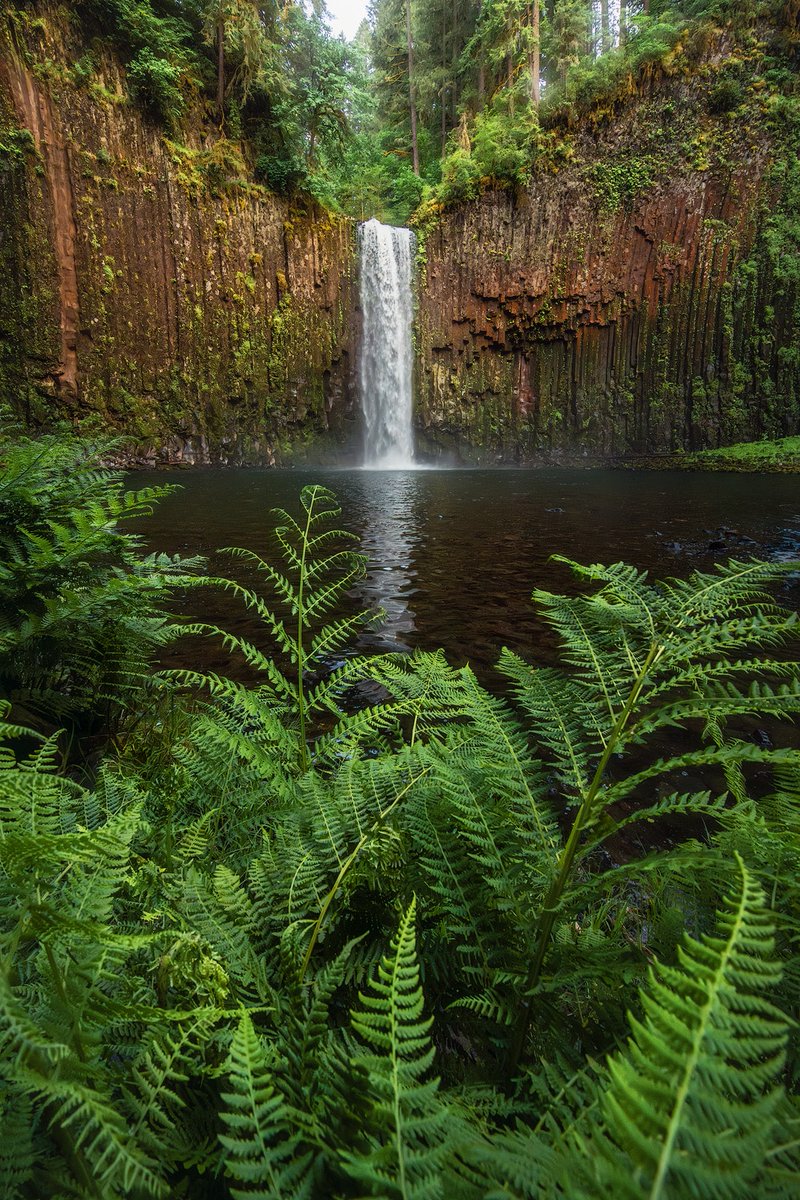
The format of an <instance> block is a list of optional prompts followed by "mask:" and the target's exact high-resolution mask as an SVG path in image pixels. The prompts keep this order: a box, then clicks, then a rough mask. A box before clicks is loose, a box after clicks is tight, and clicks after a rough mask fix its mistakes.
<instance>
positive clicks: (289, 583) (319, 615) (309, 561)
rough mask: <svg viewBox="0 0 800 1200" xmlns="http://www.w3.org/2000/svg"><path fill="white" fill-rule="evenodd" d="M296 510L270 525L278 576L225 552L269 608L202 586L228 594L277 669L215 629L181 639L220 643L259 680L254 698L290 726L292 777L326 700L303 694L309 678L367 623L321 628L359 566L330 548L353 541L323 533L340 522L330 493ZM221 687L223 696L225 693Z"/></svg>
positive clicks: (311, 497) (359, 617) (327, 691)
mask: <svg viewBox="0 0 800 1200" xmlns="http://www.w3.org/2000/svg"><path fill="white" fill-rule="evenodd" d="M300 506H301V518H300V521H298V520H296V519H295V517H293V516H292V515H291V514H290V513H288V512H286V511H285V510H283V509H275V510H274V515H275V517H276V520H277V522H278V524H277V525H276V528H275V536H276V538H277V541H278V545H279V547H280V552H281V557H282V559H283V571H279V570H278V569H277V568H275V567H273V566H272V565H271V564H270V563H268V562H266V561H265V560H264V559H263V558H261V557H260V556H259V555H257V554H254V553H253V552H252V551H249V550H242V549H236V548H234V549H230V550H228V553H230V554H232V555H233V556H234V557H236V558H238V559H242V560H244V561H245V562H246V563H247V564H248V566H250V567H251V568H254V569H255V571H256V572H257V573H258V574H260V575H262V576H263V577H264V579H265V582H266V584H267V586H268V588H269V589H270V590H271V591H272V593H273V595H274V597H275V601H276V603H273V604H270V603H269V602H268V601H267V600H265V599H264V597H262V596H261V595H260V594H259V593H258V592H256V591H254V590H253V589H250V588H247V587H245V586H244V585H242V584H240V583H238V582H236V581H235V580H231V579H207V580H205V581H204V582H205V583H207V584H212V585H214V586H221V587H223V588H226V589H227V590H229V591H232V592H233V593H234V594H235V595H236V596H237V597H238V598H239V599H241V600H242V601H243V603H244V604H245V605H246V606H247V607H248V608H249V609H251V610H252V611H253V612H255V613H256V614H257V616H258V617H259V620H260V622H261V624H262V626H263V628H264V630H265V632H267V633H268V635H269V636H270V638H271V640H272V643H273V646H274V649H275V651H276V652H277V656H278V658H277V661H275V660H273V659H270V658H268V657H266V656H265V655H264V654H262V653H261V652H260V651H259V650H258V649H256V647H255V646H253V645H252V644H251V643H249V642H247V641H246V640H244V639H242V638H237V637H235V636H233V635H231V634H227V633H226V632H225V631H224V630H222V629H220V628H219V627H218V626H213V625H201V624H195V625H192V626H189V627H187V629H186V630H185V632H187V633H194V634H198V633H206V634H212V635H216V636H220V637H222V639H223V641H224V642H225V644H226V646H227V647H228V648H229V649H231V650H236V651H237V652H239V653H240V654H241V655H242V656H243V658H244V660H245V662H247V664H248V665H249V666H250V667H251V668H253V669H254V670H256V671H257V672H259V673H260V674H261V675H262V676H263V679H264V682H263V683H262V684H261V694H262V696H263V697H264V699H265V700H266V701H267V702H268V703H271V704H275V705H277V706H278V710H279V711H280V710H281V709H282V710H283V711H284V712H285V713H286V714H287V715H289V716H290V717H291V719H292V721H293V723H294V724H295V726H296V729H295V733H294V736H295V739H296V753H295V762H296V765H297V769H298V770H299V771H300V772H303V771H306V770H308V768H309V766H310V765H311V758H310V754H309V748H308V739H309V733H310V723H311V721H312V718H313V717H314V715H315V714H319V713H321V712H324V711H326V710H327V709H329V708H330V707H331V694H332V685H327V686H319V685H317V686H315V687H309V681H308V676H309V673H310V672H311V671H314V670H319V669H325V668H326V667H327V666H328V664H329V661H330V658H331V656H332V655H333V654H334V653H335V652H336V651H338V650H339V649H340V648H341V646H342V645H344V643H345V642H347V641H349V640H350V639H351V638H352V637H353V636H354V634H355V633H356V631H357V630H358V629H359V628H360V627H361V626H363V625H364V624H365V623H366V622H367V621H368V620H370V619H371V618H370V617H369V616H368V614H366V613H357V614H355V615H352V616H349V617H348V616H344V617H337V618H335V619H333V620H326V618H327V617H328V615H329V614H330V613H331V612H332V611H334V610H336V609H337V608H338V606H339V605H340V604H341V601H342V598H343V596H344V595H345V594H346V593H347V592H348V591H349V590H350V589H351V588H352V587H353V586H354V584H355V583H357V582H358V581H359V580H360V579H362V578H363V576H364V571H365V559H364V557H363V556H362V555H360V554H358V553H356V552H355V551H354V550H352V549H350V548H344V549H342V548H337V545H339V544H340V543H342V542H352V541H354V540H355V538H354V535H353V534H351V533H348V532H347V531H345V530H343V529H338V528H336V527H335V526H333V527H331V526H330V523H331V522H332V521H335V520H336V518H338V517H339V516H340V515H341V509H340V508H339V505H338V504H337V502H336V498H335V496H334V495H333V493H332V492H331V491H329V490H328V489H327V488H324V487H321V486H320V485H314V486H309V487H305V488H303V489H302V491H301V493H300ZM279 664H280V665H279ZM178 678H180V677H178ZM183 682H187V683H190V684H192V685H195V686H196V685H197V684H200V683H205V684H206V686H207V687H209V689H210V690H211V692H212V694H213V693H214V691H215V690H218V689H222V690H223V691H224V689H225V687H226V683H225V682H224V681H221V680H219V679H217V678H215V677H211V676H208V677H205V678H201V677H200V676H199V675H193V676H191V677H189V676H185V677H184V678H183ZM227 686H228V689H229V690H230V685H227ZM240 693H241V689H240ZM239 699H240V700H241V694H240V696H239Z"/></svg>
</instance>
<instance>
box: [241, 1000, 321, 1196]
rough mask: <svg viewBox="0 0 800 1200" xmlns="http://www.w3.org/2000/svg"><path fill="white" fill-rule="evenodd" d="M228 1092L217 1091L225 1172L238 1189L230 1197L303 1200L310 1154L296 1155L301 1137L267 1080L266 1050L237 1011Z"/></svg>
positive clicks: (307, 1191)
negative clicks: (221, 1104)
mask: <svg viewBox="0 0 800 1200" xmlns="http://www.w3.org/2000/svg"><path fill="white" fill-rule="evenodd" d="M227 1070H228V1079H229V1085H230V1088H231V1090H230V1091H228V1092H224V1093H223V1097H222V1098H223V1100H224V1101H225V1103H226V1106H227V1107H226V1108H225V1109H224V1110H223V1112H222V1114H221V1115H222V1119H223V1121H224V1122H225V1125H226V1126H227V1127H228V1130H229V1132H228V1133H225V1134H220V1142H221V1143H222V1146H223V1150H224V1156H223V1162H224V1164H225V1168H226V1170H227V1172H228V1173H229V1174H230V1175H231V1176H232V1177H233V1178H234V1180H236V1182H237V1184H243V1185H244V1186H242V1187H234V1188H233V1189H232V1193H231V1194H232V1195H233V1196H234V1197H235V1200H244V1198H247V1200H306V1198H307V1197H309V1196H311V1195H312V1187H313V1175H312V1172H311V1167H312V1162H313V1156H312V1154H311V1152H310V1151H306V1152H305V1153H298V1151H299V1148H300V1144H301V1137H300V1134H299V1132H298V1131H297V1130H293V1129H292V1124H293V1121H292V1113H291V1110H290V1109H289V1107H288V1106H287V1104H286V1102H285V1100H284V1098H283V1096H282V1095H281V1093H280V1091H278V1090H277V1089H276V1088H275V1086H274V1083H273V1081H272V1072H271V1070H270V1066H269V1059H268V1054H267V1051H266V1050H265V1049H264V1047H263V1045H262V1042H261V1039H260V1038H259V1036H258V1034H257V1032H256V1030H255V1029H254V1027H253V1023H252V1020H251V1018H250V1017H249V1015H248V1014H247V1013H243V1014H242V1017H241V1019H240V1021H239V1025H238V1028H237V1030H236V1033H235V1034H234V1037H233V1043H232V1045H231V1051H230V1056H229V1059H228V1068H227Z"/></svg>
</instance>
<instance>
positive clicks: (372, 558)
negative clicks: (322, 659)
mask: <svg viewBox="0 0 800 1200" xmlns="http://www.w3.org/2000/svg"><path fill="white" fill-rule="evenodd" d="M414 479H415V472H413V471H363V472H362V473H361V485H362V494H363V497H364V503H365V507H366V510H367V511H368V513H369V514H370V519H369V522H368V524H367V525H365V526H364V528H363V530H362V534H361V542H362V548H363V551H364V553H365V554H366V556H367V559H368V560H369V561H368V567H367V577H366V579H365V580H364V581H363V583H362V585H361V589H360V591H361V595H360V597H359V599H360V601H361V603H362V604H363V606H364V608H366V609H368V610H370V611H374V610H376V609H383V611H384V613H385V614H386V615H385V618H384V620H383V622H382V625H381V627H380V629H379V630H378V631H377V633H376V632H374V631H373V632H372V634H371V636H370V633H366V634H365V635H364V638H363V640H364V641H366V642H368V644H369V645H370V646H373V647H374V648H375V649H379V650H410V649H411V648H412V644H413V634H414V630H415V628H416V614H415V612H414V609H413V608H412V607H411V598H412V596H413V595H414V592H415V588H414V584H413V547H412V536H411V533H412V531H411V527H410V524H409V519H408V514H409V511H410V509H411V506H412V502H413V498H414V490H415V485H414Z"/></svg>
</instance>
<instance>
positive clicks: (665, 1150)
mask: <svg viewBox="0 0 800 1200" xmlns="http://www.w3.org/2000/svg"><path fill="white" fill-rule="evenodd" d="M736 861H737V863H738V866H739V870H740V871H741V873H742V894H741V897H740V899H739V908H738V910H737V912H736V917H735V919H734V921H733V922H732V925H731V930H730V934H729V936H728V940H727V942H726V945H725V949H724V951H723V953H722V954H721V956H720V960H719V964H718V966H717V969H716V971H715V972H714V975H713V978H712V979H711V980H710V982H709V984H708V999H707V1000H706V1003H705V1004H704V1005H703V1007H702V1009H701V1010H700V1021H699V1024H698V1026H697V1029H696V1030H695V1032H694V1037H693V1039H692V1049H691V1053H690V1055H689V1058H688V1060H687V1061H686V1063H685V1066H684V1069H683V1078H682V1079H681V1082H680V1086H679V1087H678V1091H677V1094H676V1095H675V1100H674V1103H673V1107H672V1114H671V1116H670V1121H669V1128H668V1130H667V1136H666V1137H665V1139H664V1144H663V1146H662V1147H661V1154H660V1156H659V1160H658V1168H657V1170H656V1175H655V1178H654V1180H653V1185H652V1187H651V1188H650V1191H649V1192H648V1193H647V1196H648V1200H659V1198H660V1197H661V1195H662V1194H663V1191H664V1186H665V1184H666V1181H667V1175H668V1173H669V1169H670V1166H671V1165H672V1152H673V1149H674V1146H675V1139H676V1138H677V1136H678V1133H679V1131H680V1124H681V1117H682V1116H683V1110H684V1107H685V1105H686V1100H687V1097H688V1095H689V1087H690V1085H691V1082H692V1077H693V1075H694V1072H695V1070H696V1069H697V1064H698V1062H699V1060H700V1050H701V1047H702V1045H703V1040H704V1038H705V1036H706V1032H707V1030H708V1026H709V1023H710V1021H711V1014H712V1012H713V1010H714V1008H715V1007H716V1005H717V1004H718V1002H719V993H720V988H721V987H722V984H723V982H724V980H725V975H726V973H727V970H728V964H729V963H730V958H731V953H732V950H733V947H734V945H735V944H736V943H737V942H738V940H739V934H740V932H741V930H742V927H743V924H744V916H745V908H746V905H747V883H748V878H747V872H746V871H745V868H744V863H743V862H742V859H741V858H740V856H739V855H738V854H737V855H736Z"/></svg>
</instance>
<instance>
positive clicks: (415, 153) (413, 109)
mask: <svg viewBox="0 0 800 1200" xmlns="http://www.w3.org/2000/svg"><path fill="white" fill-rule="evenodd" d="M406 45H407V47H408V107H409V111H410V113H411V160H412V162H413V165H414V174H415V175H419V147H418V145H417V103H416V100H415V99H414V42H413V40H412V37H411V0H406Z"/></svg>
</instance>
